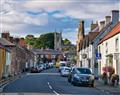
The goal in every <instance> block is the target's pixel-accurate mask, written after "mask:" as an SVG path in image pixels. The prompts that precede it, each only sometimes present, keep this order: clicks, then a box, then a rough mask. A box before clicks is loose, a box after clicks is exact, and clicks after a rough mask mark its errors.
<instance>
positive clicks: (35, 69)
mask: <svg viewBox="0 0 120 95" xmlns="http://www.w3.org/2000/svg"><path fill="white" fill-rule="evenodd" d="M30 72H31V73H39V70H38V68H37V67H33V68H31V71H30Z"/></svg>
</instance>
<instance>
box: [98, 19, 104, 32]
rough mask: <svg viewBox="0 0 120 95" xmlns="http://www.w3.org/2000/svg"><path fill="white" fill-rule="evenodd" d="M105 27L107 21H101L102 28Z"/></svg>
mask: <svg viewBox="0 0 120 95" xmlns="http://www.w3.org/2000/svg"><path fill="white" fill-rule="evenodd" d="M104 27H105V21H101V22H100V28H99V29H100V30H102V29H103V28H104Z"/></svg>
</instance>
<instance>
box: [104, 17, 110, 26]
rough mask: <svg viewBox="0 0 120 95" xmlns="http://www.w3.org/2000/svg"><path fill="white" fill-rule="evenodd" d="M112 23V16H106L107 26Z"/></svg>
mask: <svg viewBox="0 0 120 95" xmlns="http://www.w3.org/2000/svg"><path fill="white" fill-rule="evenodd" d="M110 22H111V16H106V17H105V23H106V25H107V24H108V23H110Z"/></svg>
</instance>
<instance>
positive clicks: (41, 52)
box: [32, 49, 62, 55]
mask: <svg viewBox="0 0 120 95" xmlns="http://www.w3.org/2000/svg"><path fill="white" fill-rule="evenodd" d="M32 51H33V52H34V53H35V54H40V55H47V54H52V55H57V54H62V52H61V51H57V50H52V49H44V50H41V49H33V50H32Z"/></svg>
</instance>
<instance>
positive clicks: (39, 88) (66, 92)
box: [0, 68, 107, 95]
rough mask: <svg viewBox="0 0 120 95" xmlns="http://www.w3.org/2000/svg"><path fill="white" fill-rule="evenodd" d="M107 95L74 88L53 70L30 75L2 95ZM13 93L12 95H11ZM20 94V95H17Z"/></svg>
mask: <svg viewBox="0 0 120 95" xmlns="http://www.w3.org/2000/svg"><path fill="white" fill-rule="evenodd" d="M4 93H9V95H107V94H105V93H104V92H101V91H99V90H97V89H96V88H92V87H85V86H84V87H83V86H82V87H81V86H73V85H71V84H70V83H68V81H67V78H66V77H61V76H60V75H59V73H58V72H57V69H55V68H52V69H48V70H45V71H43V72H41V73H28V74H27V75H25V76H24V77H23V78H20V79H18V80H16V81H14V82H12V83H10V84H8V85H7V86H5V87H4V89H3V93H2V94H0V95H8V94H4ZM10 93H11V94H10ZM16 93H18V94H16Z"/></svg>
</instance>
